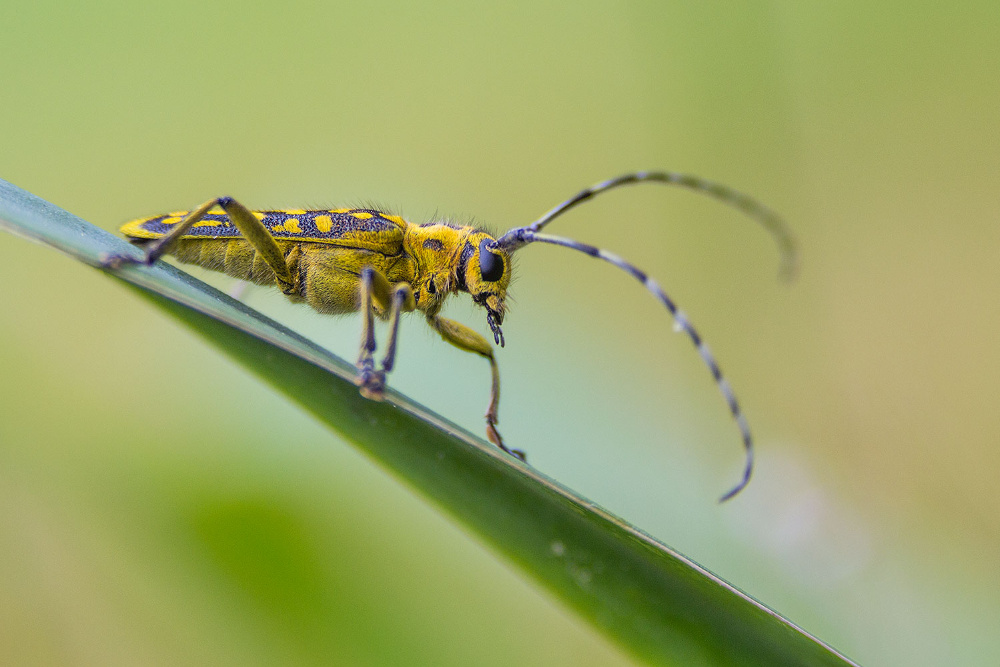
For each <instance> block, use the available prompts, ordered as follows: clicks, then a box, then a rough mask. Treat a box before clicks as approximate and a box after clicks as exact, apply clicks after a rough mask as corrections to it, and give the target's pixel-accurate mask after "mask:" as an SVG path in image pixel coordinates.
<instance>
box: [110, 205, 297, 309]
mask: <svg viewBox="0 0 1000 667" xmlns="http://www.w3.org/2000/svg"><path fill="white" fill-rule="evenodd" d="M216 206H221V207H222V209H223V210H224V211H225V212H226V214H227V215H228V216H229V219H230V221H232V223H233V225H234V226H235V227H236V228H237V229H238V230H239V231H240V234H242V235H243V237H244V238H245V239H246V240H247V241H249V242H250V245H252V246H253V247H254V250H256V251H257V252H258V253H260V256H261V258H263V260H264V261H265V262H266V263H267V265H268V266H269V267H271V270H272V271H274V280H275V282H276V283H277V284H278V287H279V288H280V289H281V291H282V292H283V293H285V294H294V293H295V280H294V278H293V277H292V272H291V270H290V269H289V268H288V264H287V262H285V253H284V252H282V250H281V247H280V246H279V245H278V242H277V241H275V240H274V237H273V236H271V232H269V231H268V230H267V227H265V226H264V223H262V222H261V221H260V220H258V219H257V217H256V216H254V214H253V213H251V212H250V210H249V209H248V208H247V207H246V206H244V205H243V204H241V203H239V202H238V201H236V200H235V199H233V198H232V197H216V198H215V199H210V200H208V201H207V202H205V203H204V204H202V205H201V206H199V207H198V208H196V209H195V210H193V211H191V212H190V213H188V214H187V216H186V217H185V218H184V219H183V220H181V221H180V222H178V223H177V224H176V225H174V227H173V228H172V229H171V230H170V233H169V234H167V235H166V236H162V237H160V238H158V239H156V240H155V241H153V242H152V243H149V244H148V245H146V255H145V257H143V258H142V259H136V258H134V257H128V256H126V255H111V256H109V257H106V258H105V259H104V262H103V264H104V266H106V267H108V268H112V269H117V268H118V267H120V266H122V265H123V264H145V265H147V266H149V265H151V264H152V263H153V262H155V261H156V260H158V259H159V258H160V257H161V256H162V255H163V254H164V253H167V252H170V250H171V249H172V248H173V247H174V246H175V245H176V244H177V241H178V240H180V238H181V237H182V236H184V234H186V233H187V232H188V230H189V229H191V227H193V226H194V224H195V223H196V222H198V221H199V220H201V219H202V218H203V217H205V214H206V213H208V212H209V211H211V210H212V209H213V208H215V207H216Z"/></svg>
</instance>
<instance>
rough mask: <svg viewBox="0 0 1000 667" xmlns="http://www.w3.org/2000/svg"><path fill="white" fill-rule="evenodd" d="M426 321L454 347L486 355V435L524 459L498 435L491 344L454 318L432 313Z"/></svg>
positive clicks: (496, 377) (495, 371)
mask: <svg viewBox="0 0 1000 667" xmlns="http://www.w3.org/2000/svg"><path fill="white" fill-rule="evenodd" d="M427 322H428V323H429V324H430V325H431V327H432V328H433V329H434V330H435V331H437V332H438V333H439V334H441V337H442V338H444V339H445V340H446V341H448V342H449V343H451V344H452V345H454V346H455V347H457V348H460V349H462V350H465V351H466V352H475V353H476V354H478V355H480V356H483V357H486V359H487V360H488V361H489V362H490V373H491V374H492V379H493V382H492V385H491V386H490V405H489V407H488V408H487V409H486V437H487V438H489V441H490V442H492V443H493V444H494V445H496V446H497V447H499V448H500V449H502V450H503V451H505V452H507V453H508V454H512V455H514V456H516V457H517V458H519V459H521V460H522V461H524V460H525V455H524V452H522V451H521V450H520V449H508V448H507V446H506V445H504V444H503V438H501V437H500V433H499V432H498V431H497V429H496V424H497V421H499V418H498V417H497V411H498V409H499V408H500V371H499V369H498V368H497V362H496V359H494V358H493V346H492V345H490V343H489V341H487V340H486V339H485V338H483V337H482V336H480V335H479V334H478V333H476V332H475V331H473V330H472V329H470V328H469V327H467V326H465V325H464V324H459V323H458V322H456V321H454V320H449V319H447V318H444V317H438V316H436V315H434V316H432V317H428V318H427Z"/></svg>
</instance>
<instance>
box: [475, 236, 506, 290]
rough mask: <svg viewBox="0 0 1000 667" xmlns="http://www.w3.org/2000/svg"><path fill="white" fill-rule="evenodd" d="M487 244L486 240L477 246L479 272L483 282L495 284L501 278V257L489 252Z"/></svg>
mask: <svg viewBox="0 0 1000 667" xmlns="http://www.w3.org/2000/svg"><path fill="white" fill-rule="evenodd" d="M489 244H490V242H489V241H487V240H484V241H483V242H482V243H480V244H479V272H480V273H481V274H482V275H483V280H485V281H486V282H489V283H495V282H496V281H498V280H500V279H501V278H502V277H503V257H501V256H500V255H498V254H497V253H495V252H493V251H492V250H490V249H489V247H488V246H489Z"/></svg>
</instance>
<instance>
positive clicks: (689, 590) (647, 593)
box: [0, 180, 853, 665]
mask: <svg viewBox="0 0 1000 667" xmlns="http://www.w3.org/2000/svg"><path fill="white" fill-rule="evenodd" d="M0 227H3V228H4V229H7V230H8V231H11V232H12V233H15V234H17V235H19V236H23V237H26V238H28V239H31V240H34V241H38V242H41V243H44V244H47V245H50V246H52V247H54V248H57V249H59V250H61V251H63V252H65V253H67V254H69V255H71V256H73V257H75V258H77V259H79V260H80V261H82V262H84V263H86V264H89V265H91V266H95V267H99V266H100V261H101V258H102V257H103V256H105V255H107V254H109V253H136V252H137V251H136V250H135V249H134V248H132V247H131V246H130V245H129V244H127V243H126V242H125V241H123V240H121V239H119V238H117V237H115V236H113V235H111V234H109V233H107V232H105V231H103V230H101V229H98V228H96V227H94V226H93V225H90V224H88V223H87V222H85V221H83V220H81V219H80V218H77V217H76V216H73V215H72V214H70V213H67V212H66V211H63V210H62V209H60V208H58V207H56V206H53V205H52V204H49V203H48V202H46V201H44V200H41V199H39V198H37V197H35V196H33V195H31V194H29V193H27V192H25V191H23V190H20V189H19V188H17V187H15V186H13V185H10V184H9V183H7V182H6V181H2V180H0ZM109 273H110V274H112V275H114V276H116V277H117V278H120V279H121V280H123V281H125V283H126V284H128V285H130V286H132V287H133V288H135V289H137V290H139V291H140V293H142V294H143V295H144V296H146V297H148V298H149V299H150V300H152V301H153V302H154V303H156V304H157V305H158V306H160V307H162V308H163V309H164V310H166V311H168V312H169V313H171V314H172V315H174V316H175V317H177V318H178V319H180V320H181V321H183V322H185V323H186V324H188V325H189V326H190V327H192V328H193V329H194V330H195V331H197V332H199V333H200V334H201V335H202V336H204V337H205V338H206V339H208V340H209V341H211V342H212V343H214V344H215V345H217V346H218V347H219V349H220V350H222V351H224V352H226V353H227V354H229V355H230V356H231V357H233V358H235V359H236V360H238V361H239V362H240V363H241V364H243V365H244V366H246V367H247V368H249V369H252V370H253V371H254V372H256V373H257V374H258V375H260V376H261V377H262V378H263V379H265V380H266V381H267V382H269V383H270V384H271V385H273V386H274V387H276V388H277V389H279V390H280V391H281V392H283V393H284V394H286V395H287V396H288V397H289V398H290V399H292V400H293V401H295V402H297V403H298V404H300V405H301V406H302V407H304V408H305V409H307V410H308V411H309V412H311V413H312V414H313V415H315V416H316V417H317V418H318V419H320V420H322V421H323V422H324V423H326V424H328V425H329V426H330V427H331V428H333V429H335V430H336V431H337V432H338V433H340V434H342V435H343V436H344V437H345V438H347V439H349V440H350V441H352V442H354V443H355V444H356V445H357V446H358V447H360V448H361V449H362V450H364V451H365V452H367V453H368V454H369V455H370V456H371V457H372V458H374V459H375V460H376V461H378V462H379V463H380V464H382V465H383V466H385V467H386V468H388V469H389V470H391V471H392V472H393V473H394V474H396V475H398V476H399V477H401V478H403V479H404V480H406V482H407V483H408V484H410V485H411V486H412V487H414V488H416V489H417V490H419V491H420V492H421V493H422V494H424V495H425V496H427V497H429V498H431V499H432V500H433V501H434V502H435V503H436V504H437V505H438V506H439V507H441V508H443V509H444V510H445V511H447V512H448V513H449V514H451V515H452V516H453V517H455V518H456V519H457V520H458V521H460V522H461V523H462V524H463V525H465V526H466V527H467V528H468V529H469V530H471V531H472V532H473V533H475V534H476V535H477V536H479V537H480V539H482V540H483V541H485V542H486V543H488V544H489V545H490V546H491V547H492V548H493V549H495V550H497V551H498V552H500V553H502V554H503V555H504V556H505V557H506V558H507V559H509V561H510V562H512V563H514V564H515V565H516V566H517V567H519V568H520V569H522V570H523V571H524V572H526V573H528V574H529V575H530V576H531V577H533V578H534V579H535V580H536V581H538V582H539V583H541V584H542V585H543V586H545V587H546V588H547V589H549V590H550V591H551V592H552V593H553V594H555V595H556V596H557V597H558V598H560V599H561V600H563V601H564V602H565V603H566V604H567V605H568V606H570V607H572V608H573V609H574V610H576V611H577V612H578V613H579V614H581V615H582V616H583V617H584V618H586V619H588V620H589V621H590V622H591V623H593V624H594V625H595V626H597V627H598V628H600V629H601V630H602V631H603V632H605V633H606V634H607V635H609V636H610V637H612V638H613V639H615V640H616V641H618V642H619V643H620V644H622V645H623V646H624V647H626V648H627V649H628V650H629V651H631V652H632V653H633V654H635V655H637V656H639V657H640V658H643V659H645V660H648V661H650V662H652V663H656V664H677V665H715V664H719V665H731V664H740V665H845V664H853V663H851V662H850V661H848V660H847V659H845V658H844V657H842V656H840V655H839V654H837V653H836V652H835V651H834V650H832V649H831V648H829V647H828V646H826V645H824V644H822V643H821V642H819V641H818V640H816V639H815V638H813V637H811V636H809V635H808V634H806V633H804V632H803V631H802V630H800V629H799V628H797V627H795V626H794V625H793V624H791V623H790V622H788V621H787V620H785V619H784V618H782V617H780V616H779V615H777V614H776V613H775V612H773V611H771V610H770V609H768V608H767V607H765V606H763V605H762V604H760V603H758V602H757V601H755V600H753V599H752V598H750V597H748V596H747V595H745V594H744V593H742V592H740V591H738V590H736V589H735V588H733V587H732V586H731V585H729V584H727V583H726V582H724V581H722V580H720V579H718V578H717V577H715V576H714V575H712V574H711V573H710V572H707V571H706V570H704V569H703V568H701V567H699V566H698V565H697V564H695V563H693V562H691V561H690V560H688V559H686V558H685V557H684V556H682V555H680V554H678V553H676V552H674V551H672V550H671V549H669V548H668V547H666V546H665V545H663V544H661V543H659V542H657V541H656V540H654V539H653V538H651V537H650V536H648V535H646V534H644V533H642V532H641V531H639V530H638V529H636V528H634V527H632V526H630V525H629V524H627V523H625V522H624V521H622V520H621V519H618V518H617V517H614V516H612V515H610V514H608V513H607V512H605V511H604V510H602V509H600V508H599V507H596V506H594V505H593V504H592V503H590V502H588V501H586V500H585V499H583V498H581V497H579V496H578V495H576V494H574V493H573V492H571V491H569V490H567V489H565V488H563V487H561V486H560V485H559V484H557V483H556V482H554V481H552V480H551V479H548V478H547V477H545V476H544V475H541V474H539V473H538V472H536V471H534V470H533V469H532V468H531V467H530V466H528V465H525V464H523V463H521V462H520V461H518V460H516V459H514V458H513V457H510V456H507V455H505V454H503V453H502V452H500V451H499V450H497V449H496V448H495V447H493V446H492V445H490V444H488V443H486V442H484V441H482V440H480V439H478V438H475V437H473V436H472V435H470V434H468V433H466V432H465V431H463V430H461V429H459V428H458V427H456V426H454V425H453V424H450V423H449V422H447V421H446V420H444V419H443V418H441V417H439V416H437V415H434V414H432V413H430V412H428V411H427V410H426V409H424V408H422V407H420V406H419V405H416V404H414V403H412V402H411V401H409V400H408V399H406V398H405V397H403V396H401V395H399V394H396V393H394V392H392V391H391V390H390V391H388V392H387V400H386V401H385V402H382V403H378V402H373V401H369V400H366V399H364V398H362V397H361V396H360V395H359V393H358V391H357V388H356V387H355V385H354V383H353V366H351V365H350V364H347V363H346V362H344V361H343V360H341V359H339V358H337V357H335V356H333V355H331V354H330V353H329V352H327V351H325V350H323V349H322V348H320V347H318V346H317V345H315V344H313V343H311V342H309V341H308V340H305V339H304V338H302V337H300V336H298V335H296V334H295V333H293V332H291V331H289V330H288V329H286V328H284V327H282V326H281V325H279V324H277V323H275V322H273V321H271V320H269V319H267V318H265V317H264V316H262V315H260V314H259V313H257V312H255V311H253V310H251V309H249V308H247V307H246V306H244V305H243V304H241V303H239V302H237V301H234V300H233V299H231V298H229V297H227V296H226V295H224V294H222V293H220V292H219V291H217V290H215V289H213V288H211V287H209V286H207V285H205V284H204V283H201V282H200V281H198V280H196V279H194V278H192V277H191V276H189V275H187V274H185V273H183V272H181V271H179V270H177V269H175V268H173V267H172V266H170V265H168V264H165V263H162V262H159V263H157V264H156V265H155V266H153V267H141V266H126V267H124V268H122V269H120V270H118V271H113V272H109ZM529 444H530V443H529Z"/></svg>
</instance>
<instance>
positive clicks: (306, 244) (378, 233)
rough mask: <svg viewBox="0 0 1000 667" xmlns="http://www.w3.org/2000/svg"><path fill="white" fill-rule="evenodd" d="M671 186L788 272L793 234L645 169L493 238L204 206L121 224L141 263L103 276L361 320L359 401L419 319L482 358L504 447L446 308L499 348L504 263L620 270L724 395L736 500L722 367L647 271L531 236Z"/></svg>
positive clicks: (750, 208)
mask: <svg viewBox="0 0 1000 667" xmlns="http://www.w3.org/2000/svg"><path fill="white" fill-rule="evenodd" d="M646 182H652V183H664V184H669V185H678V186H682V187H686V188H689V189H692V190H696V191H699V192H702V193H705V194H707V195H709V196H711V197H714V198H715V199H718V200H720V201H722V202H724V203H726V204H729V205H731V206H734V207H736V208H738V209H740V210H741V211H743V212H744V213H746V214H748V215H749V216H751V217H753V218H755V219H756V220H758V221H759V222H760V223H761V224H763V225H764V227H765V228H766V229H767V230H768V231H769V232H770V233H771V234H772V235H773V236H774V237H775V239H776V240H777V242H778V244H779V247H780V249H781V252H782V255H783V262H784V270H785V271H786V272H790V271H792V270H793V268H794V264H795V248H794V244H793V241H792V237H791V235H790V234H789V233H788V231H787V230H786V228H785V226H784V224H783V223H782V222H781V220H780V219H779V218H778V217H777V216H776V215H775V214H774V213H772V212H771V211H770V210H769V209H767V208H765V207H764V206H762V205H761V204H759V203H757V202H756V201H755V200H753V199H751V198H750V197H747V196H746V195H744V194H741V193H739V192H737V191H735V190H732V189H730V188H728V187H725V186H722V185H718V184H715V183H712V182H710V181H706V180H704V179H701V178H697V177H694V176H688V175H685V174H676V173H671V172H659V171H648V172H638V173H634V174H626V175H624V176H620V177H618V178H613V179H610V180H607V181H603V182H601V183H598V184H597V185H594V186H593V187H590V188H587V189H586V190H583V191H581V192H580V193H578V194H577V195H576V196H574V197H572V198H570V199H568V200H566V201H565V202H563V203H562V204H560V205H558V206H556V207H555V208H553V209H552V210H550V211H549V212H548V213H546V214H545V215H543V216H542V217H541V218H539V219H538V220H536V221H535V222H533V223H531V224H530V225H527V226H524V227H515V228H513V229H511V230H510V231H508V232H507V233H506V234H503V235H502V236H500V237H499V238H494V237H493V236H492V235H490V234H489V233H488V232H486V231H483V230H481V229H477V228H475V227H469V226H458V225H454V224H450V223H446V222H430V223H426V224H422V225H417V224H414V223H411V222H407V221H406V220H404V219H403V218H401V217H399V216H397V215H392V214H389V213H386V212H383V211H379V210H375V209H370V208H339V209H327V210H309V211H307V210H293V209H282V210H270V211H251V210H249V209H247V208H246V207H245V206H243V205H242V204H240V203H239V202H237V201H236V200H235V199H232V198H231V197H219V198H216V199H212V200H210V201H207V202H205V203H204V204H202V205H201V206H200V207H198V208H197V209H195V210H193V211H177V212H173V213H169V214H166V215H159V216H155V217H152V218H142V219H140V220H135V221H132V222H129V223H127V224H126V225H124V226H123V227H122V229H121V231H122V233H123V234H125V236H126V237H128V238H129V240H131V241H132V242H134V243H137V244H140V245H142V246H143V247H144V248H145V253H146V254H145V257H144V258H143V259H140V260H136V259H134V258H130V257H126V256H113V257H110V258H108V259H107V261H106V265H107V266H111V267H114V266H120V265H121V264H123V263H127V262H136V263H142V262H144V263H146V264H152V263H153V262H154V261H156V260H157V259H158V258H159V257H160V256H161V255H163V254H165V253H170V254H173V255H175V256H176V257H177V258H178V259H179V260H180V261H182V262H187V263H191V264H197V265H199V266H202V267H205V268H208V269H212V270H216V271H222V272H224V273H226V274H228V275H231V276H234V277H236V278H240V279H242V280H247V281H249V282H253V283H256V284H259V285H274V284H277V286H278V288H279V289H280V290H281V291H282V293H284V294H285V295H286V296H287V297H289V298H290V299H291V300H293V301H304V302H305V303H307V304H309V305H310V306H312V307H313V308H314V309H316V310H317V311H319V312H321V313H330V314H342V313H350V312H356V311H358V310H360V311H361V312H362V316H363V326H362V335H361V353H360V355H359V357H358V363H357V367H358V377H357V383H358V385H359V386H360V388H361V393H362V394H363V395H365V396H366V397H368V398H372V399H379V398H381V396H382V392H383V390H384V387H385V375H386V373H388V372H389V371H391V370H392V367H393V363H394V361H395V353H396V336H397V331H398V324H399V316H400V313H402V312H404V311H406V312H409V311H413V310H419V311H421V312H422V313H423V314H424V316H425V317H426V318H427V322H428V324H430V326H431V327H432V328H433V329H434V330H436V331H437V332H438V333H440V334H441V336H442V337H443V338H444V339H445V340H446V341H448V342H449V343H451V344H452V345H455V346H456V347H459V348H461V349H463V350H467V351H469V352H475V353H476V354H479V355H481V356H483V357H485V358H486V359H487V360H488V361H489V363H490V369H491V371H492V389H491V392H490V404H489V408H488V409H487V411H486V434H487V437H488V438H489V440H490V442H492V443H494V444H495V445H497V446H498V447H500V448H501V449H503V450H504V451H506V452H508V453H511V454H514V455H515V456H518V457H519V458H520V459H522V460H523V459H524V454H523V453H522V452H521V451H519V450H516V449H514V450H512V449H508V448H507V447H506V446H505V445H504V444H503V440H502V439H501V438H500V434H499V433H498V432H497V430H496V424H497V408H498V405H499V400H500V375H499V372H498V370H497V364H496V359H495V358H494V356H493V346H492V345H490V343H489V341H487V340H486V339H485V338H483V337H482V336H480V335H479V334H478V333H476V332H475V331H473V330H472V329H470V328H468V327H466V326H465V325H463V324H460V323H458V322H455V321H454V320H450V319H446V318H444V317H441V316H440V314H439V313H440V311H441V306H442V305H443V303H444V301H445V299H446V298H447V297H448V296H449V295H451V294H453V293H458V292H467V293H468V294H469V295H470V296H471V297H472V300H473V301H474V302H475V303H477V304H479V305H480V306H482V307H483V308H485V309H486V321H487V323H488V324H489V326H490V329H491V330H492V332H493V339H494V342H495V343H496V344H498V345H500V346H501V347H503V344H504V339H503V332H502V331H501V329H500V325H501V324H503V319H504V313H505V312H506V307H505V299H506V296H507V287H508V285H509V284H510V279H511V255H512V254H513V253H514V252H516V251H517V250H519V249H520V248H522V247H524V246H526V245H528V244H530V243H535V242H543V243H553V244H556V245H561V246H565V247H567V248H572V249H574V250H579V251H581V252H583V253H586V254H588V255H590V256H592V257H597V258H599V259H603V260H605V261H607V262H610V263H611V264H614V265H615V266H617V267H619V268H621V269H624V270H625V271H627V272H628V273H630V274H631V275H632V276H633V277H635V278H636V279H637V280H638V281H639V282H641V283H642V284H643V285H644V286H645V287H646V289H647V290H649V291H650V292H651V293H652V294H653V295H654V296H655V297H656V298H657V299H659V300H660V302H661V303H662V304H663V305H664V306H666V307H667V309H668V310H669V311H670V314H671V315H672V316H673V318H674V323H675V327H676V328H677V330H683V331H684V332H686V333H687V335H688V336H689V337H690V339H691V341H692V342H693V343H694V345H695V347H696V348H697V349H698V353H699V354H700V355H701V358H702V359H703V360H704V362H705V364H706V365H707V366H708V368H709V370H710V371H711V373H712V375H713V377H714V378H715V381H716V383H717V385H718V387H719V389H720V391H721V392H722V394H723V396H724V397H725V400H726V403H727V404H728V406H729V411H730V412H731V413H732V416H733V419H735V420H736V423H737V425H738V427H739V429H740V433H741V435H742V438H743V444H744V447H745V449H746V464H745V467H744V471H743V477H742V479H741V480H740V482H739V484H737V485H736V486H735V487H734V488H733V489H732V490H731V491H729V492H728V493H727V494H726V495H725V496H723V498H722V499H723V500H726V499H728V498H730V497H732V496H733V495H735V494H736V493H737V492H739V491H740V490H741V489H742V488H743V487H744V486H746V484H747V482H748V481H749V479H750V474H751V472H752V470H753V439H752V436H751V433H750V427H749V426H748V424H747V422H746V418H745V417H744V416H743V412H742V410H741V409H740V407H739V403H738V402H737V400H736V396H735V395H734V394H733V391H732V389H731V388H730V386H729V383H728V382H727V381H726V379H725V378H724V377H723V375H722V372H721V370H720V369H719V365H718V364H717V363H716V361H715V358H714V357H713V356H712V354H711V352H710V351H709V349H708V347H707V346H706V345H705V343H704V341H703V340H702V338H701V336H700V335H699V334H698V332H697V331H695V329H694V327H693V326H692V325H691V322H690V321H689V320H688V318H687V316H686V315H685V314H684V313H683V312H682V311H681V310H680V309H678V307H677V306H676V304H675V303H674V302H673V300H672V299H671V298H670V297H669V296H667V294H666V293H665V292H664V291H663V289H662V288H661V287H660V286H659V284H657V283H656V281H654V280H653V279H652V278H650V277H649V276H647V275H646V274H645V273H644V272H643V271H641V270H639V269H638V268H636V267H635V266H633V265H631V264H629V263H628V262H626V261H625V260H623V259H622V258H620V257H618V256H617V255H613V254H611V253H609V252H607V251H605V250H601V249H599V248H596V247H594V246H590V245H586V244H583V243H579V242H577V241H574V240H572V239H568V238H563V237H559V236H551V235H548V234H541V233H539V232H540V230H541V229H542V228H543V227H544V226H545V225H547V224H548V223H549V222H551V221H552V220H553V219H555V218H556V217H558V216H559V215H561V214H563V213H565V212H566V211H568V210H569V209H571V208H573V207H574V206H576V205H578V204H580V203H582V202H584V201H586V200H588V199H590V198H592V197H594V196H595V195H598V194H600V193H602V192H606V191H608V190H611V189H614V188H617V187H620V186H623V185H629V184H635V183H646ZM375 316H378V317H380V318H382V319H387V320H389V322H390V329H389V337H388V341H387V343H386V350H385V354H384V356H383V358H382V363H381V366H380V367H376V364H375V360H374V353H375V332H374V320H373V318H374V317H375Z"/></svg>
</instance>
